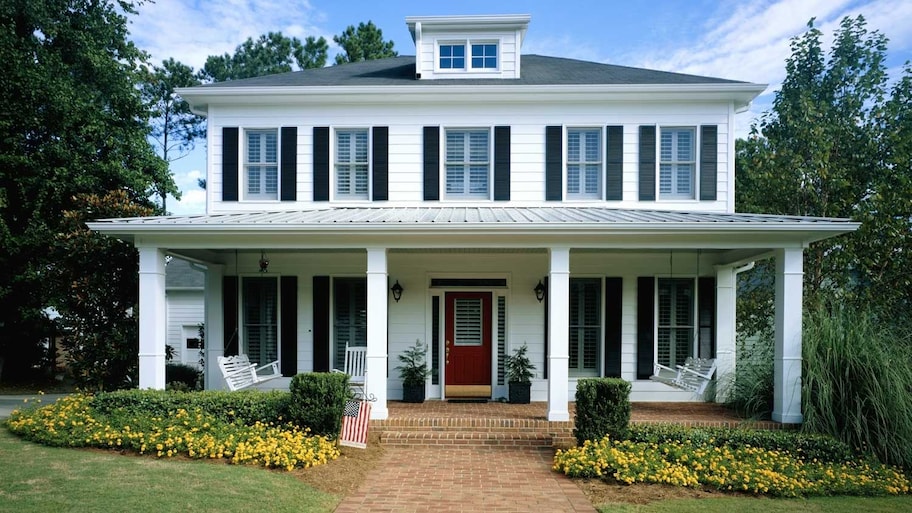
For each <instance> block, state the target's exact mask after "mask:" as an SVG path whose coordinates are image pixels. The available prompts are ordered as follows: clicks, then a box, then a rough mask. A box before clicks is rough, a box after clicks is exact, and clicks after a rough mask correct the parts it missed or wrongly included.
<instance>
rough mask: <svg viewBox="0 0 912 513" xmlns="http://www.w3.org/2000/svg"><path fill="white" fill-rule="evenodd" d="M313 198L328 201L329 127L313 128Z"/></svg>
mask: <svg viewBox="0 0 912 513" xmlns="http://www.w3.org/2000/svg"><path fill="white" fill-rule="evenodd" d="M313 199H314V201H329V127H325V126H315V127H314V129H313Z"/></svg>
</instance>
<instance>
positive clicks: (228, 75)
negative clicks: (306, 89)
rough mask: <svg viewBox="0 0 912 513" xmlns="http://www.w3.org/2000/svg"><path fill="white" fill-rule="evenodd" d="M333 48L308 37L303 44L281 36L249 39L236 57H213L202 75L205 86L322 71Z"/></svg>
mask: <svg viewBox="0 0 912 513" xmlns="http://www.w3.org/2000/svg"><path fill="white" fill-rule="evenodd" d="M328 50H329V44H327V42H326V39H324V38H323V37H320V38H319V39H315V38H314V37H313V36H310V37H308V38H307V39H306V40H305V42H304V43H303V44H302V43H301V40H300V39H298V38H296V37H293V38H288V37H285V36H283V35H282V33H281V32H269V33H268V34H263V35H261V36H260V37H259V39H257V40H256V41H254V40H253V38H247V41H244V42H243V43H241V44H240V45H238V47H237V48H235V50H234V54H233V55H229V54H227V53H225V54H223V55H210V56H209V58H208V59H206V64H205V65H204V66H203V69H202V70H201V72H200V77H201V78H202V80H203V81H205V82H224V81H226V80H240V79H242V78H252V77H259V76H263V75H272V74H275V73H287V72H289V71H294V67H293V66H292V64H296V65H297V67H298V69H309V68H322V67H323V66H325V65H326V55H327V52H328Z"/></svg>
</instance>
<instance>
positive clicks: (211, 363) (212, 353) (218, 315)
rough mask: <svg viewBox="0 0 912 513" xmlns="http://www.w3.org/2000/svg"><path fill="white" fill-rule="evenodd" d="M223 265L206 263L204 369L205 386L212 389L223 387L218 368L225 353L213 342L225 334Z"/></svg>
mask: <svg viewBox="0 0 912 513" xmlns="http://www.w3.org/2000/svg"><path fill="white" fill-rule="evenodd" d="M224 269H225V267H224V266H222V265H216V264H207V265H206V296H205V297H206V300H205V308H206V313H205V316H204V318H205V319H206V340H205V344H206V346H205V347H206V349H205V351H206V369H205V388H206V390H213V389H218V388H224V387H225V382H224V381H223V380H222V373H221V372H220V371H219V368H218V360H217V358H218V357H219V356H223V355H224V354H225V348H224V347H222V345H223V344H221V343H218V344H217V343H215V341H216V340H219V341H221V340H224V336H225V328H224V326H225V321H224V318H225V307H224V304H223V301H222V276H223V275H224Z"/></svg>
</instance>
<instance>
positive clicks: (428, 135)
mask: <svg viewBox="0 0 912 513" xmlns="http://www.w3.org/2000/svg"><path fill="white" fill-rule="evenodd" d="M439 199H440V127H436V126H426V127H424V200H425V201H437V200H439Z"/></svg>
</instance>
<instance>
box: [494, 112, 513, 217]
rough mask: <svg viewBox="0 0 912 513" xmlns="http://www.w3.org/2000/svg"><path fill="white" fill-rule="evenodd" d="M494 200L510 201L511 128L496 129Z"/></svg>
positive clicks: (501, 127)
mask: <svg viewBox="0 0 912 513" xmlns="http://www.w3.org/2000/svg"><path fill="white" fill-rule="evenodd" d="M494 200H495V201H510V127H508V126H496V127H494Z"/></svg>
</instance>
